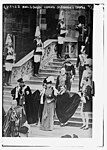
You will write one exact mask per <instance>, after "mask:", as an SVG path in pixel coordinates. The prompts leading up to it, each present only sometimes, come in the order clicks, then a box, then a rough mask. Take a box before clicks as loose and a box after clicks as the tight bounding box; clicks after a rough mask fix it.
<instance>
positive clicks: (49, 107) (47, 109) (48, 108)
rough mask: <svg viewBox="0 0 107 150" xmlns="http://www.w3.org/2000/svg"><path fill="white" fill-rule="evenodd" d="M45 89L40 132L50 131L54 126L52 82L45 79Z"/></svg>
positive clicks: (53, 91)
mask: <svg viewBox="0 0 107 150" xmlns="http://www.w3.org/2000/svg"><path fill="white" fill-rule="evenodd" d="M46 84H47V85H46V89H45V92H44V95H45V103H44V109H43V114H42V123H41V130H44V131H52V130H53V125H54V112H55V111H54V110H55V90H54V87H53V86H52V80H51V79H49V77H48V78H47V83H46Z"/></svg>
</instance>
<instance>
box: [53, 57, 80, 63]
mask: <svg viewBox="0 0 107 150" xmlns="http://www.w3.org/2000/svg"><path fill="white" fill-rule="evenodd" d="M69 60H70V61H71V62H76V61H77V58H71V59H69ZM64 61H65V59H64V58H61V59H60V58H59V59H58V58H54V59H53V62H64Z"/></svg>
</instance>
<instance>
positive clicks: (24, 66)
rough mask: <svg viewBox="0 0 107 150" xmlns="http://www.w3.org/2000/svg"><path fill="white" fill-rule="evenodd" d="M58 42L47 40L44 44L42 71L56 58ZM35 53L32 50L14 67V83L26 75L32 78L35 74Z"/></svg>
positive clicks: (12, 79)
mask: <svg viewBox="0 0 107 150" xmlns="http://www.w3.org/2000/svg"><path fill="white" fill-rule="evenodd" d="M56 41H57V40H53V39H50V40H47V41H45V42H44V52H43V56H42V60H41V65H40V69H42V68H44V66H45V65H46V64H47V63H48V62H50V61H52V60H53V58H54V57H55V55H56V54H55V51H54V48H55V45H56ZM33 52H34V50H32V51H31V52H30V53H29V54H27V55H26V56H25V57H24V58H22V59H21V60H20V61H18V62H17V63H16V64H14V66H13V70H12V78H11V81H12V82H16V81H17V79H18V78H20V77H23V76H24V75H28V76H31V75H32V74H33Z"/></svg>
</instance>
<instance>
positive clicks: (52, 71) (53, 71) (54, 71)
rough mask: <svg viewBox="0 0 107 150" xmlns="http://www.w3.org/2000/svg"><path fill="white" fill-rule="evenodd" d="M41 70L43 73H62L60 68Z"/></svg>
mask: <svg viewBox="0 0 107 150" xmlns="http://www.w3.org/2000/svg"><path fill="white" fill-rule="evenodd" d="M39 72H41V73H44V72H45V73H56V74H59V73H60V69H57V70H55V69H48V68H47V69H40V71H39Z"/></svg>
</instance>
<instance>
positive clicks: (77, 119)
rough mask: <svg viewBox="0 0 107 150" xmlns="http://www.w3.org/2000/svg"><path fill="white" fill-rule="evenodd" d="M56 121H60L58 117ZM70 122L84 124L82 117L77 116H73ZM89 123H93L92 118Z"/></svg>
mask: <svg viewBox="0 0 107 150" xmlns="http://www.w3.org/2000/svg"><path fill="white" fill-rule="evenodd" d="M54 120H58V118H57V116H56V117H54ZM69 121H73V122H82V118H81V115H80V116H79V117H77V116H72V117H71V118H70V119H69ZM89 123H92V118H89Z"/></svg>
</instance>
